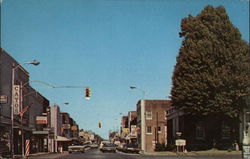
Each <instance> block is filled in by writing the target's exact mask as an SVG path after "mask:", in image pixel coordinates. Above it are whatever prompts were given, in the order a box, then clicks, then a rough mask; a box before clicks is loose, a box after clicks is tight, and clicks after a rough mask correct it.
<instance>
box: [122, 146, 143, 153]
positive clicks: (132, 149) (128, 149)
mask: <svg viewBox="0 0 250 159" xmlns="http://www.w3.org/2000/svg"><path fill="white" fill-rule="evenodd" d="M123 152H127V153H139V152H140V149H139V148H138V145H137V144H126V145H124V146H123Z"/></svg>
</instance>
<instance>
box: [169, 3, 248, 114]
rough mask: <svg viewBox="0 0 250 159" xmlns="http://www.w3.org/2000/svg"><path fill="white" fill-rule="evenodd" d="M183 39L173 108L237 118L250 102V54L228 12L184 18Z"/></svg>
mask: <svg viewBox="0 0 250 159" xmlns="http://www.w3.org/2000/svg"><path fill="white" fill-rule="evenodd" d="M180 37H182V38H183V41H182V45H181V48H180V51H179V55H178V57H177V64H176V66H175V70H174V73H173V77H172V82H173V87H172V90H171V99H172V102H173V105H174V106H175V107H177V108H182V109H184V110H186V111H187V112H190V113H192V114H200V115H211V114H213V115H226V116H228V117H232V118H234V117H237V116H238V115H239V113H240V111H241V110H242V108H244V107H246V106H247V100H246V99H247V97H248V98H249V92H250V52H249V44H248V43H247V42H245V41H244V40H242V37H241V33H240V31H239V30H238V29H237V28H236V27H235V26H234V25H233V24H232V23H231V21H230V19H229V17H228V15H227V13H226V10H225V8H224V7H217V8H214V7H212V6H206V7H205V8H204V9H203V10H202V12H201V13H200V14H198V15H197V16H195V17H194V16H191V15H189V16H188V17H186V18H183V19H182V21H181V32H180Z"/></svg>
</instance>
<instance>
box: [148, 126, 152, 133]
mask: <svg viewBox="0 0 250 159" xmlns="http://www.w3.org/2000/svg"><path fill="white" fill-rule="evenodd" d="M147 134H152V127H151V126H147Z"/></svg>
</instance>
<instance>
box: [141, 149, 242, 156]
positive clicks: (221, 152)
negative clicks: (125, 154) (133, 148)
mask: <svg viewBox="0 0 250 159" xmlns="http://www.w3.org/2000/svg"><path fill="white" fill-rule="evenodd" d="M141 154H142V155H166V156H203V155H204V156H214V155H216V156H217V155H241V154H242V152H241V151H230V152H229V151H225V150H207V151H190V152H186V153H185V152H178V153H177V152H171V151H161V152H144V153H141Z"/></svg>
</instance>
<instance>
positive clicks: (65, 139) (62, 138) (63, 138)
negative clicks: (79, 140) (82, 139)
mask: <svg viewBox="0 0 250 159" xmlns="http://www.w3.org/2000/svg"><path fill="white" fill-rule="evenodd" d="M56 140H57V141H71V140H70V139H68V138H66V137H63V136H57V139H56Z"/></svg>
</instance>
